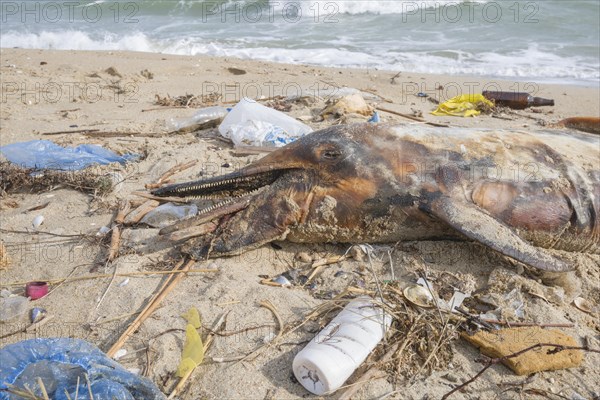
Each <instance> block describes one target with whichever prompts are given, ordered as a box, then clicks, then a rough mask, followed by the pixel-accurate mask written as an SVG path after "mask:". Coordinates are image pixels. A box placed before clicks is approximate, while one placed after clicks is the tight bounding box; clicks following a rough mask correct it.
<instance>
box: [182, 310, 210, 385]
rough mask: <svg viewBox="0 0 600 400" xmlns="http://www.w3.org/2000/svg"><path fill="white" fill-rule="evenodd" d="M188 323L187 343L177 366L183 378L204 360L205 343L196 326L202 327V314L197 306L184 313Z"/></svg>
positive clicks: (186, 329) (186, 328)
mask: <svg viewBox="0 0 600 400" xmlns="http://www.w3.org/2000/svg"><path fill="white" fill-rule="evenodd" d="M184 318H186V319H187V321H188V324H187V326H186V327H185V343H184V345H183V351H182V352H181V362H180V363H179V366H178V367H177V376H178V377H180V378H183V377H184V376H186V375H188V374H190V373H191V372H192V371H193V370H194V368H196V367H197V366H198V365H200V364H201V363H202V361H203V360H204V344H203V343H202V338H201V337H200V334H199V333H198V331H197V328H196V326H197V327H198V328H199V327H200V314H199V313H198V310H197V309H196V308H195V307H192V308H190V310H189V311H188V312H187V313H186V314H185V315H184Z"/></svg>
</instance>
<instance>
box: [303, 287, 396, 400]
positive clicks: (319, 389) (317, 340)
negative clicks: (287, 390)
mask: <svg viewBox="0 0 600 400" xmlns="http://www.w3.org/2000/svg"><path fill="white" fill-rule="evenodd" d="M391 323H392V317H391V316H390V315H389V314H386V313H385V312H384V311H383V309H382V308H380V307H378V306H377V305H376V304H375V303H374V301H373V299H371V298H370V297H367V296H363V297H359V298H356V299H354V300H353V301H351V302H350V303H349V304H348V305H347V306H346V307H345V308H344V309H343V310H342V312H340V313H339V314H338V315H337V316H336V317H335V318H334V319H333V320H332V321H331V322H330V323H329V324H328V325H327V326H326V327H325V328H324V329H323V330H322V331H321V332H319V333H318V334H317V336H315V337H314V338H313V339H312V340H311V341H310V343H309V344H307V345H306V347H305V348H304V349H302V350H301V351H300V352H299V353H298V354H297V355H296V357H295V358H294V362H293V366H292V368H293V370H294V375H295V376H296V379H298V382H300V383H301V384H302V386H304V387H305V388H306V389H307V390H308V391H310V392H311V393H314V394H316V395H318V396H320V395H322V394H324V393H331V392H333V391H335V390H337V389H339V388H340V387H341V386H342V385H343V384H344V382H345V381H346V379H348V378H349V377H350V375H352V373H353V372H354V371H355V370H356V368H358V367H359V366H360V364H362V362H363V361H364V360H365V359H366V358H367V356H368V355H369V353H371V351H373V349H374V348H375V346H376V345H377V343H379V341H380V340H381V339H382V338H383V335H384V334H385V332H386V330H387V329H388V328H389V326H390V324H391Z"/></svg>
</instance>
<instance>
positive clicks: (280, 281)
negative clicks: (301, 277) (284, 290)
mask: <svg viewBox="0 0 600 400" xmlns="http://www.w3.org/2000/svg"><path fill="white" fill-rule="evenodd" d="M272 281H273V283H278V284H280V285H281V286H283V287H290V286H292V283H291V282H290V281H289V279H288V278H286V277H285V276H283V275H279V276H277V277H275V278H273V279H272Z"/></svg>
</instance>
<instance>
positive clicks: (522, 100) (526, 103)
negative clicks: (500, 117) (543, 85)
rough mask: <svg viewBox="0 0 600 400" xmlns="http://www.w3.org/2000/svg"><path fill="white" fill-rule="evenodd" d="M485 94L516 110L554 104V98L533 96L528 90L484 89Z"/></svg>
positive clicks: (492, 99) (495, 101) (498, 104)
mask: <svg viewBox="0 0 600 400" xmlns="http://www.w3.org/2000/svg"><path fill="white" fill-rule="evenodd" d="M482 94H483V96H484V97H485V98H486V99H488V100H491V101H493V102H494V104H496V105H497V106H504V107H510V108H513V109H515V110H523V109H525V108H527V107H532V106H533V107H537V106H553V105H554V100H549V99H543V98H541V97H533V96H532V95H530V94H529V93H526V92H493V91H487V90H486V91H484V92H483V93H482Z"/></svg>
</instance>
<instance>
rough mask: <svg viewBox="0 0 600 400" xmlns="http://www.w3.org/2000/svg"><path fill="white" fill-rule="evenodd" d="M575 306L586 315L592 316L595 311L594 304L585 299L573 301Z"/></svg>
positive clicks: (578, 298)
mask: <svg viewBox="0 0 600 400" xmlns="http://www.w3.org/2000/svg"><path fill="white" fill-rule="evenodd" d="M573 304H574V305H575V307H577V309H578V310H580V311H583V312H585V313H588V314H591V313H592V312H593V311H594V307H593V305H592V303H590V302H589V301H588V300H586V299H584V298H583V297H576V298H575V300H573Z"/></svg>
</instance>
